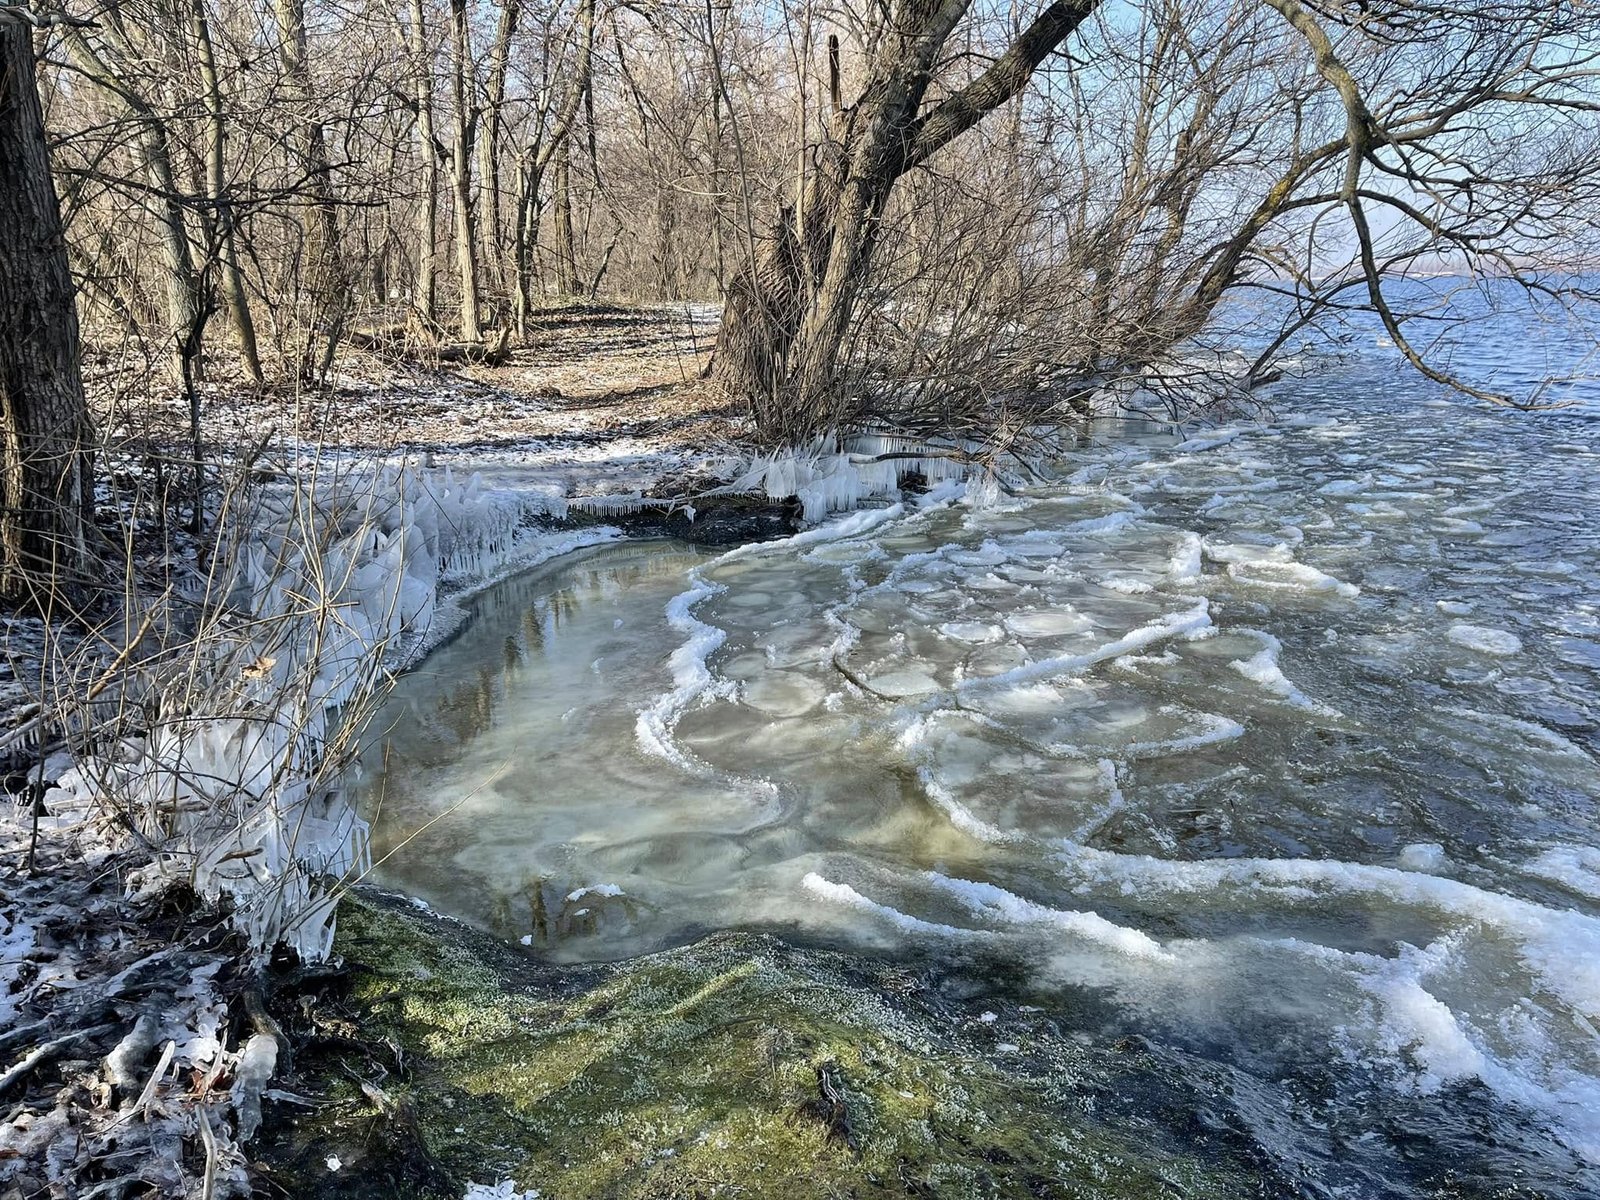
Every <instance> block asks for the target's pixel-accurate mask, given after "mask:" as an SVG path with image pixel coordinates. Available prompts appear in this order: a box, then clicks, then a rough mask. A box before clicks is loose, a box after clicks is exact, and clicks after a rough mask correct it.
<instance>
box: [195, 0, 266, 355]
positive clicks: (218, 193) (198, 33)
mask: <svg viewBox="0 0 1600 1200" xmlns="http://www.w3.org/2000/svg"><path fill="white" fill-rule="evenodd" d="M189 21H190V27H191V30H192V32H193V35H194V39H195V46H196V49H197V50H198V52H199V66H200V86H201V89H202V90H203V91H204V93H205V101H206V196H207V198H208V199H209V200H210V201H211V210H212V221H213V229H214V233H215V237H216V258H217V264H218V266H219V268H220V273H221V276H222V303H223V308H224V309H225V310H226V312H227V314H228V324H229V325H231V326H232V327H233V337H234V340H235V341H236V342H237V343H238V345H239V357H240V359H241V360H242V361H243V363H244V369H245V370H246V371H247V372H249V374H250V378H251V379H253V380H255V381H256V382H257V383H260V382H262V380H263V379H264V378H265V376H264V375H263V374H262V371H261V355H260V352H259V350H258V348H257V346H256V327H255V322H254V321H253V320H252V319H251V316H250V298H249V295H248V294H247V293H246V291H245V286H244V273H243V272H242V271H240V269H239V246H238V238H237V234H236V225H235V221H236V218H235V215H234V211H233V200H232V198H231V197H230V195H229V192H228V180H227V145H228V144H227V136H228V134H227V113H226V108H225V106H224V104H223V101H222V87H221V84H220V82H219V81H218V79H217V61H216V53H215V50H214V49H213V46H212V41H211V24H210V19H209V16H208V15H207V13H206V5H205V0H192V2H191V4H190V8H189Z"/></svg>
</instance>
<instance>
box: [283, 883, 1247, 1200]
mask: <svg viewBox="0 0 1600 1200" xmlns="http://www.w3.org/2000/svg"><path fill="white" fill-rule="evenodd" d="M339 950H340V952H341V953H342V954H343V955H344V956H346V958H347V959H348V960H349V961H350V962H351V963H353V964H359V966H360V968H361V969H360V970H359V971H358V972H357V973H356V974H355V975H354V976H353V979H354V982H353V984H352V990H351V991H350V992H349V994H348V995H347V997H345V1001H344V1002H345V1004H346V1005H348V1006H349V1010H350V1011H351V1012H352V1013H354V1014H356V1015H357V1023H358V1029H354V1030H352V1031H351V1037H350V1039H349V1041H350V1044H351V1046H354V1045H355V1044H357V1043H365V1044H367V1045H368V1046H373V1045H388V1046H389V1047H391V1051H390V1052H391V1053H392V1056H393V1059H394V1060H395V1063H396V1065H403V1066H404V1068H405V1074H404V1075H403V1076H402V1075H401V1073H400V1072H399V1071H398V1070H392V1071H391V1072H390V1074H389V1075H388V1076H386V1077H385V1078H384V1079H382V1080H381V1081H380V1082H379V1084H378V1085H377V1088H379V1089H381V1093H380V1096H381V1101H382V1103H381V1104H380V1103H378V1102H375V1101H374V1099H373V1095H372V1092H373V1091H374V1090H377V1089H369V1091H368V1092H367V1093H365V1094H364V1093H363V1092H362V1091H361V1090H360V1088H359V1086H358V1084H359V1082H360V1081H361V1080H362V1079H363V1078H365V1076H363V1074H362V1070H363V1068H362V1066H361V1065H360V1064H359V1063H352V1062H351V1061H350V1057H351V1056H350V1054H349V1053H345V1054H343V1055H341V1054H340V1053H332V1054H328V1053H319V1054H317V1055H314V1056H311V1055H304V1054H303V1055H302V1059H301V1063H300V1069H301V1073H302V1077H308V1076H309V1077H310V1078H309V1079H307V1082H308V1083H309V1082H314V1083H315V1084H316V1085H317V1088H316V1090H320V1091H321V1092H322V1093H323V1094H324V1095H326V1096H329V1097H330V1098H331V1099H332V1100H333V1101H334V1103H332V1104H328V1105H325V1106H324V1107H322V1108H319V1109H316V1110H313V1111H312V1112H311V1113H309V1115H304V1114H303V1115H298V1116H294V1115H290V1116H289V1117H288V1118H287V1119H283V1120H282V1121H281V1123H280V1124H279V1125H278V1126H277V1127H276V1128H275V1130H274V1131H273V1132H272V1135H271V1137H270V1138H269V1146H268V1149H267V1154H266V1158H267V1162H268V1164H269V1166H270V1167H272V1168H273V1169H274V1173H275V1174H276V1175H277V1176H278V1179H279V1182H280V1183H282V1184H283V1185H285V1186H289V1190H290V1191H291V1192H292V1193H293V1194H295V1195H305V1196H312V1195H317V1196H352V1197H353V1196H370V1195H378V1194H382V1195H384V1196H388V1197H396V1198H399V1197H429V1198H432V1197H441V1198H444V1197H448V1200H459V1198H460V1197H461V1195H462V1192H463V1190H464V1187H465V1182H466V1181H478V1182H488V1183H492V1182H495V1181H498V1180H501V1179H506V1178H511V1179H514V1180H515V1181H516V1182H517V1184H518V1185H519V1186H520V1187H523V1188H536V1189H538V1192H539V1194H540V1196H541V1197H542V1198H544V1200H581V1198H586V1197H628V1198H638V1200H645V1198H649V1200H669V1198H674V1197H683V1198H689V1197H709V1196H723V1197H782V1198H784V1200H803V1198H809V1197H817V1198H822V1197H876V1196H885V1197H887V1196H939V1197H991V1196H992V1197H1011V1196H1016V1197H1084V1198H1088V1197H1108V1198H1109V1197H1138V1198H1140V1200H1158V1198H1162V1197H1213V1196H1214V1197H1219V1198H1221V1197H1227V1198H1228V1200H1239V1198H1242V1197H1249V1196H1255V1195H1263V1194H1266V1193H1265V1192H1264V1190H1263V1188H1262V1186H1261V1182H1260V1180H1258V1179H1256V1178H1254V1177H1253V1173H1252V1172H1250V1171H1248V1170H1245V1169H1242V1168H1241V1167H1240V1165H1239V1163H1238V1160H1237V1159H1230V1157H1229V1156H1228V1155H1227V1154H1226V1153H1223V1152H1221V1151H1219V1152H1218V1153H1216V1154H1209V1153H1208V1154H1205V1155H1203V1156H1202V1155H1200V1154H1197V1153H1195V1152H1194V1151H1193V1149H1192V1148H1190V1147H1179V1146H1177V1145H1175V1144H1172V1139H1171V1137H1170V1136H1168V1135H1166V1134H1164V1133H1163V1132H1162V1131H1161V1129H1160V1126H1159V1125H1157V1124H1153V1123H1151V1122H1148V1121H1140V1120H1138V1119H1136V1118H1131V1117H1123V1118H1109V1117H1106V1116H1103V1115H1099V1110H1102V1109H1106V1108H1113V1107H1115V1106H1114V1105H1107V1104H1105V1099H1106V1086H1105V1085H1106V1066H1105V1063H1104V1062H1101V1061H1098V1059H1097V1060H1096V1061H1095V1062H1093V1063H1088V1062H1086V1061H1084V1060H1085V1058H1086V1056H1089V1055H1098V1056H1102V1057H1109V1058H1112V1059H1117V1058H1119V1057H1120V1058H1121V1059H1129V1058H1130V1055H1129V1053H1128V1051H1127V1050H1126V1048H1124V1049H1123V1050H1120V1051H1113V1050H1111V1049H1102V1050H1098V1051H1094V1050H1090V1049H1088V1048H1085V1047H1083V1046H1081V1045H1079V1044H1078V1043H1076V1042H1073V1041H1072V1040H1070V1039H1068V1038H1065V1037H1063V1036H1061V1035H1060V1034H1059V1033H1058V1032H1056V1031H1055V1029H1054V1025H1053V1023H1052V1022H1051V1021H1050V1020H1049V1019H1048V1018H1046V1017H1043V1016H1041V1017H1038V1018H1037V1019H1035V1020H1034V1021H1033V1025H1032V1027H1031V1028H1029V1027H1028V1024H1027V1020H1026V1019H1024V1020H1023V1022H1022V1024H1021V1025H1020V1026H1019V1025H1018V1024H1017V1022H1011V1023H1008V1025H1007V1026H1006V1029H1007V1033H1006V1036H1008V1037H1011V1038H1012V1039H1013V1042H1011V1043H1003V1042H1000V1041H999V1040H998V1038H997V1035H996V1033H995V1031H994V1029H993V1028H992V1027H991V1025H990V1024H988V1023H986V1022H985V1021H983V1020H982V1019H981V1014H980V1013H979V1012H978V1011H976V1010H974V1011H972V1012H970V1013H968V1012H965V1011H963V1010H961V1008H960V1007H959V1006H958V1005H952V1004H950V1003H948V1002H946V1001H944V1000H942V999H939V998H936V997H932V996H929V995H927V994H925V993H926V990H927V989H925V988H924V987H923V985H922V982H921V980H920V979H919V977H918V975H917V974H915V973H914V972H912V971H910V970H908V969H907V968H906V967H905V966H904V965H899V964H895V963H892V962H877V961H873V960H870V959H863V958H860V957H856V956H850V955H844V954H838V953H833V952H829V951H820V950H811V949H803V948H798V947H795V946H792V945H789V944H787V943H785V942H783V941H781V940H779V939H777V938H774V937H770V936H765V935H753V934H737V933H733V934H717V935H714V936H711V937H708V938H706V939H705V940H703V941H700V942H698V943H696V944H694V945H692V946H688V947H684V948H681V949H677V950H671V951H666V952H663V953H660V954H655V955H650V956H646V957H643V958H639V959H635V960H631V961H629V962H625V963H619V964H614V965H607V966H587V967H579V968H573V967H563V968H556V967H554V966H551V965H549V964H546V963H543V962H541V961H539V960H538V959H537V958H536V957H535V956H534V955H533V954H531V953H519V952H517V950H516V949H515V948H513V947H505V946H502V945H500V944H499V943H496V942H494V941H492V940H491V939H487V938H484V937H482V936H481V935H478V934H476V933H475V932H473V931H471V930H468V929H466V928H464V927H462V926H459V925H456V924H454V923H451V922H442V921H440V920H439V919H438V918H436V917H434V916H432V915H431V914H424V913H419V912H416V911H414V910H411V909H408V908H407V907H405V906H404V905H397V904H394V903H392V902H383V901H374V900H372V899H371V898H365V899H360V900H355V901H352V902H350V903H348V905H347V907H346V908H345V909H344V910H343V913H342V916H341V929H340V936H339ZM347 1049H348V1048H347ZM380 1057H381V1056H380ZM1131 1057H1132V1058H1137V1054H1136V1053H1135V1054H1133V1055H1132V1056H1131ZM367 1061H368V1066H367V1068H366V1069H367V1070H369V1071H370V1069H371V1065H372V1064H373V1063H374V1062H376V1059H374V1058H371V1057H370V1056H369V1058H368V1060H367ZM402 1078H403V1079H404V1082H402V1081H401V1080H402ZM379 1108H381V1109H383V1110H384V1111H383V1112H382V1113H380V1112H379V1111H377V1110H378V1109H379ZM329 1156H336V1157H337V1158H338V1159H339V1162H340V1166H339V1169H338V1170H337V1171H330V1170H328V1169H327V1167H326V1165H325V1164H326V1160H327V1159H328V1157H329ZM291 1185H292V1186H291Z"/></svg>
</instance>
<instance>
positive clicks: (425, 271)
mask: <svg viewBox="0 0 1600 1200" xmlns="http://www.w3.org/2000/svg"><path fill="white" fill-rule="evenodd" d="M409 11H410V23H409V24H407V25H403V26H402V29H401V36H402V39H403V40H404V42H405V47H406V51H407V53H408V55H409V57H410V59H411V71H412V98H413V100H414V102H415V103H416V106H417V120H416V125H415V127H414V128H415V129H416V131H417V159H418V162H419V163H420V165H421V169H422V182H421V186H420V187H419V188H418V193H419V194H418V196H417V278H416V286H415V288H414V290H413V295H412V305H413V307H415V309H416V310H417V315H418V316H420V317H421V318H422V323H423V325H424V326H428V327H431V326H432V325H433V323H434V320H435V319H436V318H435V312H436V305H437V303H438V282H437V270H438V267H437V264H438V253H439V143H438V141H437V139H436V138H435V135H434V128H433V63H432V60H431V58H430V56H429V54H428V37H427V25H426V17H425V14H424V9H423V4H422V0H410V8H409Z"/></svg>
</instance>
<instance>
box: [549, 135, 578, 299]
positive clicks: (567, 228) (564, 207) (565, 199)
mask: <svg viewBox="0 0 1600 1200" xmlns="http://www.w3.org/2000/svg"><path fill="white" fill-rule="evenodd" d="M570 140H571V139H568V138H563V139H562V142H561V149H560V150H558V151H557V152H556V166H555V180H554V185H553V186H554V191H555V196H554V198H553V199H552V201H551V205H550V212H551V216H552V217H553V218H554V221H555V243H556V244H555V248H554V253H555V259H556V293H557V294H558V295H561V296H572V295H576V294H577V290H578V248H577V243H576V240H575V239H574V238H573V236H572V155H571V153H570V150H569V147H568V143H569V141H570Z"/></svg>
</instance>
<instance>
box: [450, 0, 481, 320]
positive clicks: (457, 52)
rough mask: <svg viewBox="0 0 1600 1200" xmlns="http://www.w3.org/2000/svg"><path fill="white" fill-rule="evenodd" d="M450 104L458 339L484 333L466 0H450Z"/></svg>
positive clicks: (469, 44)
mask: <svg viewBox="0 0 1600 1200" xmlns="http://www.w3.org/2000/svg"><path fill="white" fill-rule="evenodd" d="M450 48H451V62H452V70H451V72H450V79H451V104H452V107H453V108H454V109H455V137H454V140H453V156H452V162H451V169H450V186H451V190H452V192H453V194H454V199H455V213H456V268H457V270H458V271H459V272H460V274H461V339H462V341H466V342H476V341H478V340H479V338H481V337H482V336H483V329H482V320H483V318H482V312H481V310H480V308H479V306H478V244H477V237H476V235H475V234H474V233H473V227H472V220H473V217H472V141H473V133H474V131H475V126H476V123H477V116H476V114H475V113H474V112H473V111H472V109H471V97H472V90H471V86H470V81H471V79H472V43H471V40H470V38H469V30H468V28H467V4H466V0H450Z"/></svg>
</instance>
